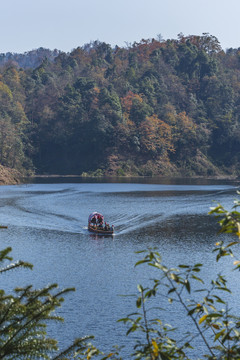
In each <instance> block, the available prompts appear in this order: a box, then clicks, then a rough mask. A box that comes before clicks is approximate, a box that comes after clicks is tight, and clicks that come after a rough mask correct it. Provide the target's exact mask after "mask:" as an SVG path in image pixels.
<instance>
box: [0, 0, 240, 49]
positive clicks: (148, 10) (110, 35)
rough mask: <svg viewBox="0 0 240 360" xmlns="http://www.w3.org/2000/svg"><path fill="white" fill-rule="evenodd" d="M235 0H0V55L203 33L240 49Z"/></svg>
mask: <svg viewBox="0 0 240 360" xmlns="http://www.w3.org/2000/svg"><path fill="white" fill-rule="evenodd" d="M239 16H240V0H0V39H1V42H0V53H1V52H3V53H5V52H8V51H10V52H25V51H29V50H32V49H36V48H39V47H40V46H42V47H45V48H49V49H52V50H53V49H59V50H63V51H66V52H68V51H71V50H72V49H74V48H76V47H78V46H82V45H84V44H86V43H89V42H90V41H93V40H100V41H104V42H106V43H108V44H111V45H112V46H114V45H119V46H126V43H133V42H134V41H140V40H141V39H148V38H156V37H157V35H158V34H161V35H162V37H163V39H176V38H177V35H178V34H179V33H180V32H182V33H183V34H184V35H201V34H202V33H204V32H208V33H210V34H211V35H214V36H216V37H217V38H218V40H219V41H220V44H221V46H222V48H223V49H224V50H225V49H226V48H230V47H233V48H238V47H240V21H239Z"/></svg>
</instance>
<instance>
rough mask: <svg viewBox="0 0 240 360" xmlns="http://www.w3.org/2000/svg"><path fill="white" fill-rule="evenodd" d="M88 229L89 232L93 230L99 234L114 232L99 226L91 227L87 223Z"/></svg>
mask: <svg viewBox="0 0 240 360" xmlns="http://www.w3.org/2000/svg"><path fill="white" fill-rule="evenodd" d="M88 230H89V231H90V232H93V233H95V234H100V235H113V234H114V230H111V229H110V230H104V229H99V228H96V227H93V226H91V225H88Z"/></svg>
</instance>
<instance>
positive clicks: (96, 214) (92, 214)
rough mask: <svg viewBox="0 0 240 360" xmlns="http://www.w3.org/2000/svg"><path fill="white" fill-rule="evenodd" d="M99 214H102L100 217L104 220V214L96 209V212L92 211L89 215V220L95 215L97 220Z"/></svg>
mask: <svg viewBox="0 0 240 360" xmlns="http://www.w3.org/2000/svg"><path fill="white" fill-rule="evenodd" d="M99 216H100V218H101V219H102V222H103V221H104V217H103V215H102V214H100V213H99V212H97V211H94V212H92V213H91V214H90V215H89V217H88V222H91V221H92V219H93V218H94V217H95V218H96V220H97V219H98V217H99Z"/></svg>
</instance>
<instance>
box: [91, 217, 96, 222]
mask: <svg viewBox="0 0 240 360" xmlns="http://www.w3.org/2000/svg"><path fill="white" fill-rule="evenodd" d="M91 222H92V224H96V223H97V220H96V217H95V216H93V218H92V220H91Z"/></svg>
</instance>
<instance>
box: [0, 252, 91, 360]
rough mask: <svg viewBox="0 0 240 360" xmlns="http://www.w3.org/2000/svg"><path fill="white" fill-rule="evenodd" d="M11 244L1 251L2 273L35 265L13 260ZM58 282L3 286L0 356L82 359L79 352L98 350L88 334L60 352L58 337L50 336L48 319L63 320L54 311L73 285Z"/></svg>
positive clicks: (0, 299)
mask: <svg viewBox="0 0 240 360" xmlns="http://www.w3.org/2000/svg"><path fill="white" fill-rule="evenodd" d="M10 252H11V248H6V249H5V250H3V251H0V263H1V265H2V267H1V268H0V275H1V276H6V275H5V274H6V273H8V272H9V271H10V270H13V269H17V268H18V269H19V268H21V267H25V268H28V269H31V268H32V265H31V264H29V263H26V262H24V261H18V262H15V263H10V265H6V262H10V261H12V258H11V257H10V256H9V253H10ZM57 288H58V286H57V285H56V284H52V285H48V286H46V287H44V288H42V289H37V290H35V289H33V287H32V285H30V286H26V287H24V288H21V287H18V288H16V289H15V290H14V293H13V294H6V293H5V291H4V290H0V358H1V359H6V360H14V359H19V360H20V359H26V360H30V359H52V360H53V359H55V360H57V359H58V360H60V359H62V360H63V359H67V358H68V359H69V358H75V359H79V357H78V354H79V356H80V354H82V355H84V354H85V355H86V356H88V355H89V354H90V355H91V354H93V353H94V354H96V353H97V352H98V351H97V349H95V348H94V347H93V346H88V345H87V341H88V339H89V337H84V338H81V339H76V340H75V341H74V342H73V344H71V345H70V346H69V347H68V348H67V349H65V350H64V351H62V352H61V353H58V346H57V341H56V340H54V339H52V338H50V337H48V335H47V332H46V327H47V324H48V323H49V321H63V319H62V318H61V317H59V316H57V315H56V314H55V311H56V309H57V308H58V307H59V306H61V304H62V302H63V300H64V296H65V295H66V294H67V293H69V292H70V291H73V290H74V289H73V288H67V289H63V290H60V291H59V290H57Z"/></svg>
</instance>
